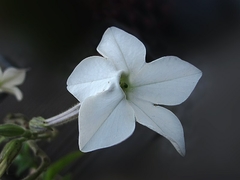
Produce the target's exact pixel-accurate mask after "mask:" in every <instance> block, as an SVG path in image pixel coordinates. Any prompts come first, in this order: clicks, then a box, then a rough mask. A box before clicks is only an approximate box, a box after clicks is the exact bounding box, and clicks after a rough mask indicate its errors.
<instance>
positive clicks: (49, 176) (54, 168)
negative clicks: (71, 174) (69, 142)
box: [43, 151, 83, 180]
mask: <svg viewBox="0 0 240 180" xmlns="http://www.w3.org/2000/svg"><path fill="white" fill-rule="evenodd" d="M82 155H83V153H82V152H80V151H75V152H72V153H70V154H68V155H66V156H64V157H62V158H61V159H59V160H58V161H57V162H55V163H53V164H52V165H50V166H49V168H48V169H47V171H46V173H45V175H44V178H43V180H53V179H54V177H55V176H56V175H57V174H58V173H59V172H61V171H62V170H63V169H64V168H65V167H67V166H68V165H69V164H71V163H72V162H73V161H75V160H76V159H78V158H80V157H81V156H82Z"/></svg>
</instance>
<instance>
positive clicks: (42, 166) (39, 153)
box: [23, 140, 50, 180]
mask: <svg viewBox="0 0 240 180" xmlns="http://www.w3.org/2000/svg"><path fill="white" fill-rule="evenodd" d="M27 143H28V145H29V147H30V148H31V149H32V151H33V152H34V154H35V155H36V156H38V157H39V158H40V159H41V164H40V166H39V167H38V168H37V170H36V171H35V172H34V173H32V174H30V175H28V176H27V177H25V178H24V179H23V180H36V179H37V177H38V176H39V175H40V174H41V173H42V172H43V171H44V170H45V169H46V168H47V167H48V166H49V164H50V159H49V157H48V156H47V155H46V154H45V153H44V152H43V151H42V150H41V149H40V148H39V147H38V145H37V144H36V143H35V142H34V141H31V140H30V141H28V142H27Z"/></svg>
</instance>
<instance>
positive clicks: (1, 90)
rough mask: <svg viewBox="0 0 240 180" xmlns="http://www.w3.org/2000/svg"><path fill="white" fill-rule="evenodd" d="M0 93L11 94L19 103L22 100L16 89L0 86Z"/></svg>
mask: <svg viewBox="0 0 240 180" xmlns="http://www.w3.org/2000/svg"><path fill="white" fill-rule="evenodd" d="M0 92H6V93H9V94H13V95H14V96H15V97H16V98H17V100H18V101H21V100H22V98H23V94H22V92H21V91H20V89H18V88H17V87H5V86H2V87H1V88H0Z"/></svg>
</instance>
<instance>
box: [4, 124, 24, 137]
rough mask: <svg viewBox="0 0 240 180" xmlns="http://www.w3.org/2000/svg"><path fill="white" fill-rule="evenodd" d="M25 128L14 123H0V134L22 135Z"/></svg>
mask: <svg viewBox="0 0 240 180" xmlns="http://www.w3.org/2000/svg"><path fill="white" fill-rule="evenodd" d="M24 132H25V130H24V129H23V128H22V127H20V126H18V125H15V124H2V125H0V136H4V137H14V136H20V135H23V134H24Z"/></svg>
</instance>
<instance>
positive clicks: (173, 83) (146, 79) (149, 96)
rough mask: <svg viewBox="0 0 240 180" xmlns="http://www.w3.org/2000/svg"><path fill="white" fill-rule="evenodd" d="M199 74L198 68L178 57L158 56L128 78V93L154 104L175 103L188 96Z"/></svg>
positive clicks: (199, 76) (200, 73)
mask: <svg viewBox="0 0 240 180" xmlns="http://www.w3.org/2000/svg"><path fill="white" fill-rule="evenodd" d="M201 76H202V72H201V71H200V70H199V69H197V68H196V67H195V66H193V65H191V64H190V63H188V62H186V61H183V60H181V59H179V58H178V57H174V56H167V57H163V58H159V59H157V60H155V61H153V62H151V63H146V64H145V66H144V67H143V68H142V69H141V71H140V72H139V74H137V76H136V78H135V79H130V81H131V85H132V86H133V91H132V92H130V94H131V93H134V95H135V96H137V97H139V98H141V99H143V100H146V101H151V102H152V103H155V104H164V105H177V104H180V103H182V102H183V101H185V100H186V99H187V98H188V97H189V95H190V94H191V92H192V91H193V89H194V87H195V86H196V84H197V82H198V80H199V79H200V78H201Z"/></svg>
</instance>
